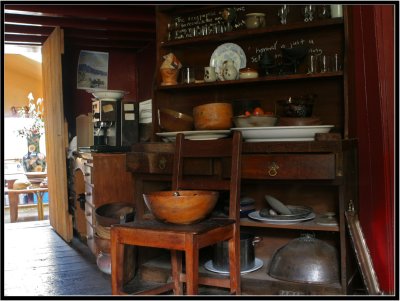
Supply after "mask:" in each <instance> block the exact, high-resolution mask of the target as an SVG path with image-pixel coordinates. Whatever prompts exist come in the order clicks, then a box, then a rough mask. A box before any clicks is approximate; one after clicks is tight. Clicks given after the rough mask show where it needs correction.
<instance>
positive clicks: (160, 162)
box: [158, 157, 167, 169]
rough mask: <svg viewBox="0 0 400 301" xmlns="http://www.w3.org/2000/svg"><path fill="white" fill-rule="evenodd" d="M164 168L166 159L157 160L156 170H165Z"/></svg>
mask: <svg viewBox="0 0 400 301" xmlns="http://www.w3.org/2000/svg"><path fill="white" fill-rule="evenodd" d="M166 166H167V159H165V157H161V158H160V160H158V168H159V169H165V167H166Z"/></svg>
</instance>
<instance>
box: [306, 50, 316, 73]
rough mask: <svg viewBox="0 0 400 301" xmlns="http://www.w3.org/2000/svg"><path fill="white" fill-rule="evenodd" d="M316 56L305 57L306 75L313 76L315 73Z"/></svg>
mask: <svg viewBox="0 0 400 301" xmlns="http://www.w3.org/2000/svg"><path fill="white" fill-rule="evenodd" d="M317 58H318V57H317V56H316V55H309V56H308V57H307V68H308V69H307V74H314V73H316V72H317Z"/></svg>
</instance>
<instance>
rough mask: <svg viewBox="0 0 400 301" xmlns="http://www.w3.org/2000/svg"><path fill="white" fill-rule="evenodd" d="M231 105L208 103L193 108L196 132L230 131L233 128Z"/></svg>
mask: <svg viewBox="0 0 400 301" xmlns="http://www.w3.org/2000/svg"><path fill="white" fill-rule="evenodd" d="M232 117H233V109H232V105H231V104H230V103H208V104H204V105H200V106H197V107H194V108H193V118H194V127H195V129H196V130H228V129H230V128H231V127H232Z"/></svg>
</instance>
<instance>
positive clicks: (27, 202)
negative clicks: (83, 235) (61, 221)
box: [3, 45, 49, 222]
mask: <svg viewBox="0 0 400 301" xmlns="http://www.w3.org/2000/svg"><path fill="white" fill-rule="evenodd" d="M4 50H5V53H4V119H3V124H4V127H3V129H4V130H3V131H4V132H3V134H4V136H3V137H4V138H5V140H4V142H5V143H4V148H3V154H4V162H3V166H4V176H5V179H6V180H7V179H10V178H17V179H25V177H26V176H27V174H25V169H24V165H25V166H26V167H27V168H28V169H26V170H27V171H28V174H29V179H28V180H29V183H31V184H32V185H34V186H39V185H40V184H41V183H42V182H43V184H42V186H43V185H46V181H45V179H46V137H45V133H44V121H43V118H42V117H43V116H42V113H43V90H42V86H43V85H42V54H41V47H40V46H23V45H21V46H20V45H5V46H4ZM32 133H36V134H35V143H32V145H31V146H29V144H30V143H27V140H28V139H27V138H28V136H29V137H31V134H32ZM30 141H33V140H32V139H31V140H30ZM33 148H34V149H33ZM34 156H36V157H35V158H36V160H33V159H34ZM24 157H25V160H24ZM5 183H7V181H6V182H5ZM27 183H28V182H27ZM8 188H13V187H8ZM41 196H42V201H43V203H44V205H43V215H44V216H43V218H44V219H48V218H49V216H48V215H49V214H48V211H49V210H48V201H49V197H48V193H47V192H44V193H42V194H41ZM3 197H4V209H5V210H4V219H3V220H4V222H10V221H11V220H12V218H11V216H10V200H9V195H8V194H4V196H3ZM38 197H39V195H38V194H32V193H29V194H22V193H21V194H19V195H18V196H17V198H18V219H17V221H31V220H38V219H39V214H38V210H37V207H38V205H37V204H38V201H39V200H38ZM41 218H42V217H41Z"/></svg>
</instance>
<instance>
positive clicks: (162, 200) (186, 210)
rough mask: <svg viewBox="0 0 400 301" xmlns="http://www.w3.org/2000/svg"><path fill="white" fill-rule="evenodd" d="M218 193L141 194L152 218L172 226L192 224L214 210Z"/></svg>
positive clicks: (204, 191)
mask: <svg viewBox="0 0 400 301" xmlns="http://www.w3.org/2000/svg"><path fill="white" fill-rule="evenodd" d="M218 196H219V193H218V192H217V191H206V190H178V191H156V192H150V193H147V194H143V198H144V201H145V203H146V205H147V207H148V208H149V210H150V212H151V213H152V214H153V215H154V217H155V218H156V219H158V220H160V221H162V222H167V223H173V224H193V223H197V222H200V221H201V220H203V219H205V218H206V217H207V215H208V214H209V213H210V212H211V211H212V210H213V209H214V207H215V205H216V203H217V200H218Z"/></svg>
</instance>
